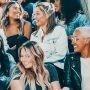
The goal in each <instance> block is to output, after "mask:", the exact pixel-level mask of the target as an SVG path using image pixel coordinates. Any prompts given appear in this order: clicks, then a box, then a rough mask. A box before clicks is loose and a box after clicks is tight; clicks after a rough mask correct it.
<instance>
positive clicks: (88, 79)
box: [81, 58, 90, 90]
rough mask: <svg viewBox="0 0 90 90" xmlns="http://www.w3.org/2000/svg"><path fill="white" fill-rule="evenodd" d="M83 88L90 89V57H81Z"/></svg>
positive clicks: (84, 89) (83, 89)
mask: <svg viewBox="0 0 90 90" xmlns="http://www.w3.org/2000/svg"><path fill="white" fill-rule="evenodd" d="M81 75H82V90H90V58H81Z"/></svg>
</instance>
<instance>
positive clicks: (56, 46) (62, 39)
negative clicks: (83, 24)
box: [31, 2, 68, 84]
mask: <svg viewBox="0 0 90 90" xmlns="http://www.w3.org/2000/svg"><path fill="white" fill-rule="evenodd" d="M35 14H36V24H37V26H38V30H37V31H35V32H34V33H32V35H31V40H32V41H36V42H38V43H39V44H40V46H41V47H42V49H43V51H44V53H45V57H44V62H45V63H49V62H50V63H53V64H54V65H55V66H56V68H57V70H58V73H59V79H60V80H59V81H60V84H61V83H62V77H63V75H62V72H63V70H62V69H63V67H64V60H63V59H64V58H65V55H66V53H67V50H68V48H67V46H68V45H67V36H66V32H65V29H64V28H63V27H61V26H59V25H57V24H56V21H55V8H54V5H53V4H51V3H48V2H41V3H38V4H37V5H36V10H35Z"/></svg>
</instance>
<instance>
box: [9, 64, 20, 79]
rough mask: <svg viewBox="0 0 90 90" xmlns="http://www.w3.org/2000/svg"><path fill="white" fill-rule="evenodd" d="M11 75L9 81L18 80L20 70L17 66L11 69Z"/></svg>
mask: <svg viewBox="0 0 90 90" xmlns="http://www.w3.org/2000/svg"><path fill="white" fill-rule="evenodd" d="M10 74H11V75H10V76H11V79H12V80H16V79H19V78H20V76H21V71H20V69H19V68H18V66H17V65H16V66H14V67H13V68H12V70H11V73H10Z"/></svg>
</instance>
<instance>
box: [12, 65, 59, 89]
mask: <svg viewBox="0 0 90 90" xmlns="http://www.w3.org/2000/svg"><path fill="white" fill-rule="evenodd" d="M45 67H46V69H47V70H48V72H49V75H50V80H49V82H50V83H51V82H54V81H58V74H57V71H56V69H55V67H54V66H53V65H52V64H45ZM11 76H12V78H13V80H18V79H19V78H20V76H21V75H20V70H19V69H18V68H16V69H15V68H14V72H13V74H12V75H11ZM25 90H30V87H29V85H28V84H27V85H26V87H25ZM36 90H42V88H41V86H39V85H37V84H36Z"/></svg>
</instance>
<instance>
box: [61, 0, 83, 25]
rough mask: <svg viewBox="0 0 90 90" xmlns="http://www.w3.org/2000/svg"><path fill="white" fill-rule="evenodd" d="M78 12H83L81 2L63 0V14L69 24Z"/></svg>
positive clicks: (78, 0)
mask: <svg viewBox="0 0 90 90" xmlns="http://www.w3.org/2000/svg"><path fill="white" fill-rule="evenodd" d="M78 11H82V6H81V3H80V0H61V12H62V13H63V15H64V17H65V19H66V24H68V23H69V22H70V21H71V20H72V19H73V17H74V16H75V15H76V13H77V12H78Z"/></svg>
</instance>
